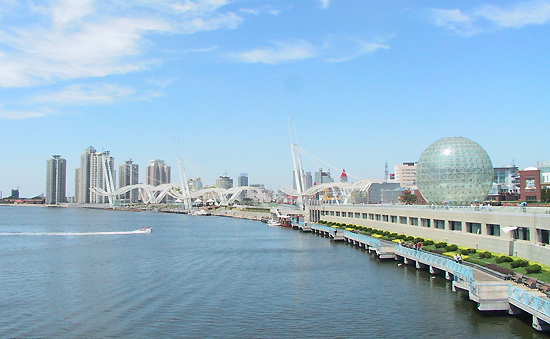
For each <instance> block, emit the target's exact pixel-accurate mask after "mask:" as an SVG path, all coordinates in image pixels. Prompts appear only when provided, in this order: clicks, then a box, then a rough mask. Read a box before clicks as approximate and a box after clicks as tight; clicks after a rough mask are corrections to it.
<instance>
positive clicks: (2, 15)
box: [0, 0, 550, 196]
mask: <svg viewBox="0 0 550 339" xmlns="http://www.w3.org/2000/svg"><path fill="white" fill-rule="evenodd" d="M0 6H1V7H0V126H1V134H2V143H1V148H0V149H1V151H2V152H1V154H2V161H0V191H2V192H3V196H7V195H9V193H10V192H9V190H10V189H13V188H16V187H20V190H21V195H22V196H34V195H37V194H40V193H43V192H44V191H45V173H46V160H47V159H48V158H50V157H51V155H53V154H60V155H62V157H63V158H65V159H67V167H68V178H69V179H68V182H67V186H68V194H69V195H73V194H74V169H75V168H76V167H77V166H78V165H79V158H80V154H81V153H82V152H83V151H84V150H85V149H86V148H87V147H88V146H93V147H94V148H96V149H97V150H101V149H104V150H109V151H110V152H111V155H112V156H113V157H114V158H115V163H116V164H117V167H118V165H119V164H121V163H123V162H124V161H125V160H128V159H130V158H131V159H133V160H134V161H135V162H136V163H138V164H139V165H140V172H141V177H142V181H144V180H145V179H144V173H145V167H146V166H147V164H148V160H149V159H162V160H165V161H166V162H167V164H168V165H171V166H172V172H173V173H172V181H174V182H177V181H178V180H179V179H178V172H177V156H178V151H177V144H178V140H179V143H180V144H181V146H182V151H183V158H184V159H185V162H186V164H187V167H188V176H190V177H196V176H201V177H202V178H203V182H204V183H205V184H212V183H213V182H214V180H215V178H216V177H217V176H219V175H222V174H224V173H227V175H229V176H231V177H233V178H234V179H235V180H236V178H237V176H238V175H239V173H242V172H244V173H248V175H249V178H250V183H263V184H265V185H266V187H268V188H272V189H277V188H278V187H279V186H285V185H290V184H291V183H292V177H291V173H292V157H291V152H290V138H289V128H288V122H287V121H288V117H292V118H293V121H294V122H295V125H296V131H297V134H298V141H299V144H300V145H301V146H302V147H303V148H304V149H306V150H307V151H309V152H310V153H312V154H314V155H315V156H317V157H318V158H320V159H322V160H323V161H325V162H326V163H328V164H330V165H332V166H334V167H335V168H337V169H338V170H337V169H332V173H333V174H334V176H338V175H339V171H340V170H341V168H345V169H346V171H347V172H348V174H349V175H350V176H354V177H356V178H371V179H380V178H383V176H384V163H385V162H387V163H388V166H389V170H390V172H392V168H393V165H395V164H400V163H402V162H411V161H417V160H418V158H419V157H420V154H421V153H422V151H423V150H424V149H425V148H426V147H428V146H429V145H430V144H431V143H433V142H435V141H436V140H438V139H440V138H443V137H447V136H463V137H467V138H470V139H472V140H474V141H476V142H478V143H479V144H480V145H481V146H482V147H483V148H485V149H486V150H487V152H488V154H489V156H490V157H491V159H492V161H493V165H494V166H501V165H509V164H511V163H512V162H514V163H515V164H516V165H518V166H519V167H520V168H525V167H528V166H536V163H537V161H539V160H550V155H549V154H548V141H547V136H546V130H547V129H548V126H550V118H549V115H548V111H549V106H550V67H549V66H550V55H549V50H550V48H549V46H550V0H549V1H545V0H538V1H504V0H500V1H449V0H446V1H431V2H429V3H426V2H420V1H410V0H407V1H399V0H395V1H369V0H299V1H291V0H233V1H232V0H195V1H189V0H179V1H178V0H162V1H153V0H150V1H149V0H142V1H139V0H138V1H133V2H127V1H117V0H115V1H113V0H109V1H93V0H82V1H73V0H60V1H41V2H34V1H24V0H23V1H19V0H0ZM303 162H304V167H305V170H307V171H311V172H314V171H316V170H317V169H318V166H319V164H318V163H316V162H314V161H310V160H308V159H307V158H304V160H303ZM325 168H326V166H325Z"/></svg>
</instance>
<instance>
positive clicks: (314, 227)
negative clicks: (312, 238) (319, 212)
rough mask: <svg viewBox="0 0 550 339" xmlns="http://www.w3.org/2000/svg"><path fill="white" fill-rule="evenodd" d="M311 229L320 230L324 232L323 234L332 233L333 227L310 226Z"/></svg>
mask: <svg viewBox="0 0 550 339" xmlns="http://www.w3.org/2000/svg"><path fill="white" fill-rule="evenodd" d="M311 228H313V229H317V230H320V231H325V232H334V228H333V227H328V226H323V225H319V224H311Z"/></svg>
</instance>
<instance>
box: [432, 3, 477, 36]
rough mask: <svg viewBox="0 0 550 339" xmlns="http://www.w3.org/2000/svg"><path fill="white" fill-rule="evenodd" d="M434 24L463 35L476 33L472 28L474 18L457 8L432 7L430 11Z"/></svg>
mask: <svg viewBox="0 0 550 339" xmlns="http://www.w3.org/2000/svg"><path fill="white" fill-rule="evenodd" d="M431 19H432V20H433V22H434V24H435V25H437V26H441V27H446V28H448V29H450V30H453V31H455V32H456V33H458V34H460V35H463V36H470V35H474V34H476V33H478V30H477V29H475V28H474V26H473V24H474V19H473V18H471V17H470V16H468V15H466V14H464V13H462V11H460V10H459V9H448V10H447V9H434V10H432V13H431Z"/></svg>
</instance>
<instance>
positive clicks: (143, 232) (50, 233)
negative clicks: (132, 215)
mask: <svg viewBox="0 0 550 339" xmlns="http://www.w3.org/2000/svg"><path fill="white" fill-rule="evenodd" d="M146 233H151V231H150V230H134V231H121V232H78V233H73V232H0V236H4V235H63V236H66V235H122V234H146Z"/></svg>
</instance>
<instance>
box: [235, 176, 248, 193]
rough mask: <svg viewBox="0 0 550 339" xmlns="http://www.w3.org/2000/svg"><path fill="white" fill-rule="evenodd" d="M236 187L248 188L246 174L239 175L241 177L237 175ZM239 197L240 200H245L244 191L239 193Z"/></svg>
mask: <svg viewBox="0 0 550 339" xmlns="http://www.w3.org/2000/svg"><path fill="white" fill-rule="evenodd" d="M237 186H238V187H241V186H248V174H247V173H241V175H239V177H238V178H237ZM239 196H240V198H241V199H243V198H246V191H243V192H241V193H240V195H239Z"/></svg>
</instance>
